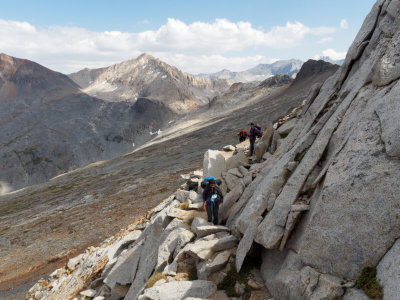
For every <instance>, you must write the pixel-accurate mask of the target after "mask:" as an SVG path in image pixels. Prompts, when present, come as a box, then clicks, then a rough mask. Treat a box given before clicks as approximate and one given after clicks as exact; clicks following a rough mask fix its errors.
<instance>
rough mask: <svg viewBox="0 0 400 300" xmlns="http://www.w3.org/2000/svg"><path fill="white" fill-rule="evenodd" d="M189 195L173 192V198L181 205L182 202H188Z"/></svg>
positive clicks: (179, 191) (181, 191)
mask: <svg viewBox="0 0 400 300" xmlns="http://www.w3.org/2000/svg"><path fill="white" fill-rule="evenodd" d="M189 194H190V192H189V191H184V190H177V191H176V192H175V197H176V199H177V200H178V201H179V202H181V203H183V202H188V200H189Z"/></svg>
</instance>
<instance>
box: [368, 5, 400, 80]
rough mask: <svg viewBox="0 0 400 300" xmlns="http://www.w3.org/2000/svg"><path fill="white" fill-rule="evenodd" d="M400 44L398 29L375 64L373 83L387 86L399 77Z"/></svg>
mask: <svg viewBox="0 0 400 300" xmlns="http://www.w3.org/2000/svg"><path fill="white" fill-rule="evenodd" d="M392 2H393V3H395V2H397V1H392ZM397 5H398V3H397ZM397 9H398V7H397ZM397 18H398V16H397ZM399 45H400V31H397V32H396V33H395V34H394V36H393V37H392V39H391V41H390V44H389V45H388V47H387V49H386V53H385V55H384V56H383V57H382V58H381V59H380V60H379V61H378V63H377V64H376V65H375V66H374V75H373V83H374V84H375V85H377V86H385V85H387V84H389V83H391V82H393V81H394V80H397V79H399V77H400V64H399V61H398V57H397V49H398V47H399Z"/></svg>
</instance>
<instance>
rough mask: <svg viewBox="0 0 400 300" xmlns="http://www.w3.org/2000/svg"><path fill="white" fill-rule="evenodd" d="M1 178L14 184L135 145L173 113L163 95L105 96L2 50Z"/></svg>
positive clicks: (36, 180)
mask: <svg viewBox="0 0 400 300" xmlns="http://www.w3.org/2000/svg"><path fill="white" fill-rule="evenodd" d="M0 79H1V80H0V127H1V132H0V157H1V159H0V179H1V180H2V181H5V182H7V183H9V184H10V185H11V187H12V188H13V189H16V188H20V187H23V186H26V185H31V184H35V183H39V182H43V181H45V180H47V179H49V178H51V177H53V176H55V175H57V174H60V173H62V172H65V171H67V170H70V169H74V168H77V167H80V166H83V165H87V164H89V163H91V162H94V161H98V160H104V159H109V158H112V157H115V156H118V155H121V154H124V153H126V152H129V151H131V149H132V148H133V146H132V144H133V143H134V144H135V145H140V144H143V142H145V141H146V140H148V139H150V135H149V132H150V131H155V130H158V129H159V128H160V127H161V126H163V124H165V123H166V122H167V121H169V120H170V119H171V118H173V116H174V113H173V112H172V111H170V110H169V109H168V108H166V107H165V105H164V104H163V103H161V102H159V101H150V100H148V99H146V98H140V99H138V100H137V101H136V102H127V101H114V102H110V101H104V100H101V99H98V98H94V97H91V96H89V95H86V94H83V93H82V92H80V90H79V88H78V86H77V85H76V84H75V83H74V82H73V81H72V80H71V79H69V78H68V77H67V76H65V75H63V74H61V73H57V72H53V71H51V70H49V69H47V68H44V67H42V66H40V65H39V64H36V63H34V62H31V61H28V60H22V59H17V58H13V57H10V56H7V55H4V54H1V56H0Z"/></svg>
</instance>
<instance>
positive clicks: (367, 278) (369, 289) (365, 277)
mask: <svg viewBox="0 0 400 300" xmlns="http://www.w3.org/2000/svg"><path fill="white" fill-rule="evenodd" d="M356 288H358V289H362V290H363V291H364V292H365V293H366V294H367V296H368V297H370V298H371V299H383V289H382V286H381V285H380V284H379V283H378V281H376V268H375V267H365V268H364V269H362V271H361V275H360V277H358V279H357V281H356Z"/></svg>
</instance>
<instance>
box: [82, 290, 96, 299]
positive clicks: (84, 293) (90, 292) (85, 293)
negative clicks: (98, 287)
mask: <svg viewBox="0 0 400 300" xmlns="http://www.w3.org/2000/svg"><path fill="white" fill-rule="evenodd" d="M79 294H80V295H82V296H85V297H90V298H93V297H94V296H95V295H96V291H95V290H92V289H90V290H85V291H82V292H80V293H79Z"/></svg>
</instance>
